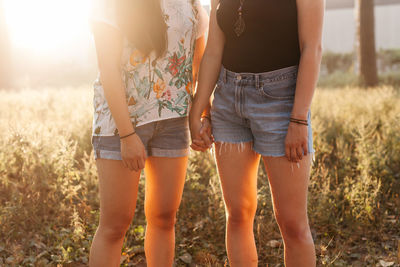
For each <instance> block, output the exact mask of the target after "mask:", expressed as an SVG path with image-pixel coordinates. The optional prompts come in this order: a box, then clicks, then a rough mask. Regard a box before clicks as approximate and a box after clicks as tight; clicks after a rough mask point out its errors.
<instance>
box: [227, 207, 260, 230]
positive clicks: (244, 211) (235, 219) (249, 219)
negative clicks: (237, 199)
mask: <svg viewBox="0 0 400 267" xmlns="http://www.w3.org/2000/svg"><path fill="white" fill-rule="evenodd" d="M256 209H257V205H256V204H253V203H241V204H240V205H233V206H231V207H228V208H227V216H228V222H229V223H230V224H231V225H233V226H241V225H247V224H249V223H253V221H254V216H255V214H256Z"/></svg>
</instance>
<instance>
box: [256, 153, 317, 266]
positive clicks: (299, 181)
mask: <svg viewBox="0 0 400 267" xmlns="http://www.w3.org/2000/svg"><path fill="white" fill-rule="evenodd" d="M263 160H264V163H265V167H266V169H267V173H268V178H269V183H270V188H271V193H272V199H273V203H274V213H275V217H276V220H277V222H278V225H279V228H280V231H281V233H282V237H283V240H284V244H285V266H287V267H302V266H304V267H311V266H315V265H316V259H315V248H314V242H313V239H312V236H311V231H310V226H309V224H308V217H307V192H308V184H309V176H310V163H311V156H310V155H308V156H306V157H304V158H303V160H302V161H301V162H300V164H299V166H298V165H297V164H296V163H291V162H289V161H288V160H287V159H286V158H284V157H280V158H273V157H264V158H263Z"/></svg>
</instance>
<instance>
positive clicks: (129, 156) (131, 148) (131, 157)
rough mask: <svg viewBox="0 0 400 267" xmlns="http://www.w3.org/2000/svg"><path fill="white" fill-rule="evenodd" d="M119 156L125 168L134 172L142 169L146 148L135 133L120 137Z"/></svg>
mask: <svg viewBox="0 0 400 267" xmlns="http://www.w3.org/2000/svg"><path fill="white" fill-rule="evenodd" d="M121 156H122V163H123V164H124V167H125V168H128V169H129V170H131V171H136V172H137V171H140V170H142V169H144V163H145V161H146V150H145V148H144V145H143V143H142V140H140V138H139V136H138V135H137V134H134V135H131V136H128V137H126V138H123V139H121Z"/></svg>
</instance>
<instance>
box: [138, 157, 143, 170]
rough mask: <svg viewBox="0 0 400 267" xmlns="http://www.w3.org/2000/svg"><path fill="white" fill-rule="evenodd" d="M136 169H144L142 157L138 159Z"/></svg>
mask: <svg viewBox="0 0 400 267" xmlns="http://www.w3.org/2000/svg"><path fill="white" fill-rule="evenodd" d="M138 168H139V170H143V169H144V158H143V157H142V158H140V159H138Z"/></svg>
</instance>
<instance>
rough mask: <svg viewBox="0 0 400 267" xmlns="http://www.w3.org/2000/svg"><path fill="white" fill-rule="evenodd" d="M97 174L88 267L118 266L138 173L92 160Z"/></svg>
mask: <svg viewBox="0 0 400 267" xmlns="http://www.w3.org/2000/svg"><path fill="white" fill-rule="evenodd" d="M96 164H97V170H98V173H99V189H100V223H99V227H98V228H97V231H96V234H95V236H94V239H93V243H92V247H91V249H90V259H89V266H93V267H101V266H104V267H110V266H119V262H120V257H121V249H122V243H123V241H124V236H125V233H126V231H127V229H128V227H129V224H130V223H131V221H132V218H133V215H134V213H135V207H136V198H137V191H138V183H139V178H140V172H132V171H130V170H128V169H127V168H124V166H123V165H122V161H119V160H106V159H98V160H96Z"/></svg>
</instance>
